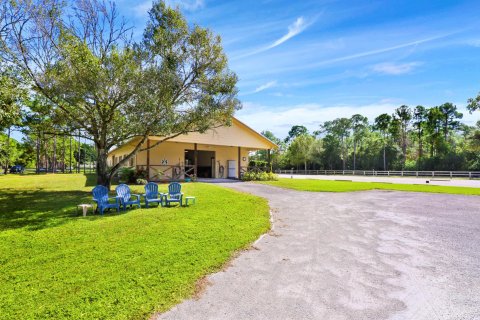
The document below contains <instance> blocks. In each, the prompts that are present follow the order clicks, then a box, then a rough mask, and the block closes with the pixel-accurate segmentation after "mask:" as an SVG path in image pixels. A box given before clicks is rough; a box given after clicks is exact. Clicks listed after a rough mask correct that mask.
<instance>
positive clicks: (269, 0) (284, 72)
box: [116, 0, 480, 137]
mask: <svg viewBox="0 0 480 320" xmlns="http://www.w3.org/2000/svg"><path fill="white" fill-rule="evenodd" d="M116 3H117V5H118V7H119V9H120V11H121V13H122V14H123V15H124V16H125V18H126V19H127V20H128V21H129V22H130V23H133V24H134V25H135V30H136V31H135V34H137V35H138V36H140V35H141V32H142V30H143V27H144V25H145V22H146V20H147V11H148V9H149V8H150V7H151V1H150V0H147V1H133V0H118V1H116ZM167 3H169V4H170V5H178V6H180V7H181V9H182V11H183V12H184V14H185V15H186V16H187V19H188V20H189V22H191V23H197V24H199V25H201V26H204V27H208V28H210V29H211V30H213V31H214V32H215V33H217V34H219V35H220V36H221V37H222V40H223V45H224V48H225V51H226V53H227V55H228V57H229V65H230V68H231V69H232V70H233V71H235V72H236V73H237V74H238V76H239V78H240V81H239V83H238V88H239V90H240V93H239V97H240V99H241V101H242V103H243V109H242V110H241V111H239V112H238V113H237V116H238V117H239V118H240V119H241V120H242V121H244V122H246V123H247V124H249V125H251V126H252V127H253V128H254V129H256V130H259V131H261V130H271V131H273V132H274V133H275V134H276V135H278V136H280V137H284V136H285V135H286V133H287V132H288V130H289V129H290V127H291V126H292V125H295V124H303V125H306V126H307V127H308V128H309V129H310V130H315V129H317V128H318V125H319V124H320V123H321V122H323V121H326V120H331V119H333V118H336V117H340V116H351V115H352V114H354V113H361V114H364V115H366V116H368V117H369V119H370V120H371V121H372V120H373V118H374V117H375V116H376V115H378V114H380V113H383V112H392V111H393V109H394V108H395V107H398V106H400V105H402V104H407V105H409V106H412V107H413V106H416V105H418V104H421V105H424V106H429V107H430V106H434V105H438V104H441V103H444V102H447V101H449V102H453V103H455V104H456V105H457V106H458V107H459V108H460V109H464V108H465V105H466V101H467V99H468V98H470V97H473V96H475V95H476V94H477V92H478V91H480V81H479V80H480V32H479V31H480V22H479V19H478V13H479V12H480V1H478V0H477V1H441V0H436V1H432V0H428V1H426V0H418V1H413V0H412V1H394V0H390V1H364V0H362V1H319V0H316V1H309V0H303V1H283V0H279V1H274V0H264V1H261V0H257V1H250V0H247V1H213V0H185V1H180V0H170V1H168V2H167ZM479 115H480V113H478V114H473V115H469V114H468V112H465V117H464V119H465V121H466V122H468V123H469V124H474V123H475V121H476V120H477V119H478V118H480V117H479Z"/></svg>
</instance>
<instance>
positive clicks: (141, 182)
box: [135, 178, 148, 185]
mask: <svg viewBox="0 0 480 320" xmlns="http://www.w3.org/2000/svg"><path fill="white" fill-rule="evenodd" d="M135 182H136V183H137V184H140V185H146V184H147V183H148V181H147V180H145V179H141V178H138V179H137V180H136V181H135Z"/></svg>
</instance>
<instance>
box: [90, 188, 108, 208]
mask: <svg viewBox="0 0 480 320" xmlns="http://www.w3.org/2000/svg"><path fill="white" fill-rule="evenodd" d="M92 194H93V199H95V200H96V201H97V203H98V204H102V203H106V202H108V189H107V187H105V186H101V185H98V186H96V187H95V188H93V190H92Z"/></svg>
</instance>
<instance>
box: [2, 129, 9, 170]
mask: <svg viewBox="0 0 480 320" xmlns="http://www.w3.org/2000/svg"><path fill="white" fill-rule="evenodd" d="M10 134H11V132H10V127H8V134H7V145H6V148H5V151H7V152H6V157H5V171H4V172H3V173H5V174H8V166H9V162H10Z"/></svg>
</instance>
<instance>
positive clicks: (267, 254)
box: [158, 183, 480, 320]
mask: <svg viewBox="0 0 480 320" xmlns="http://www.w3.org/2000/svg"><path fill="white" fill-rule="evenodd" d="M224 186H226V187H231V188H234V189H237V190H240V191H245V192H250V193H253V194H256V195H259V196H262V197H265V198H267V199H268V200H269V202H270V207H271V208H272V215H273V230H272V231H271V232H270V233H269V234H267V235H265V236H264V237H262V238H261V239H260V240H259V241H257V242H256V243H255V244H254V246H253V249H251V250H249V251H246V252H243V253H242V254H241V255H240V256H239V257H237V258H236V259H234V260H233V261H232V265H231V266H230V267H228V268H227V269H226V270H225V271H222V272H219V273H216V274H213V275H211V276H209V277H208V281H209V282H210V283H211V285H210V286H208V287H207V288H206V291H205V292H204V293H203V294H202V295H201V296H200V298H199V299H198V300H186V301H184V302H183V303H181V304H179V305H178V306H176V307H174V308H173V309H172V310H170V311H169V312H167V313H165V314H162V315H159V316H158V319H335V320H337V319H429V320H430V319H480V280H479V279H480V213H479V208H480V197H476V196H458V195H443V194H428V193H406V192H396V191H365V192H355V193H309V192H300V191H294V190H284V189H279V188H276V187H271V186H265V185H259V184H252V183H231V184H225V185H224Z"/></svg>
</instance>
